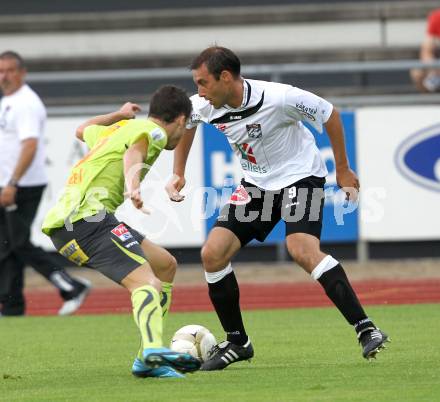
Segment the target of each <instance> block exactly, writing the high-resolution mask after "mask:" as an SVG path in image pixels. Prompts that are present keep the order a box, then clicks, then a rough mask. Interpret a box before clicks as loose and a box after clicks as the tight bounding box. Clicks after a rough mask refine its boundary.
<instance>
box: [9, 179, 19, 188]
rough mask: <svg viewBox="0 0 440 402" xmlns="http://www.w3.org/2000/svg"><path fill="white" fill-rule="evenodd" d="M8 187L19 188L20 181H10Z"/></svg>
mask: <svg viewBox="0 0 440 402" xmlns="http://www.w3.org/2000/svg"><path fill="white" fill-rule="evenodd" d="M8 186H11V187H17V186H18V180H15V179H10V180H9V181H8Z"/></svg>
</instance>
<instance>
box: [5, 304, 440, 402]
mask: <svg viewBox="0 0 440 402" xmlns="http://www.w3.org/2000/svg"><path fill="white" fill-rule="evenodd" d="M439 308H440V305H411V306H386V307H369V308H368V312H369V315H370V316H371V317H372V318H373V319H374V320H375V321H376V322H377V323H378V324H379V325H382V326H383V329H384V330H385V331H387V332H388V333H389V334H390V336H391V340H392V342H391V343H389V344H388V348H387V350H386V351H384V352H381V353H379V355H378V359H377V360H376V361H373V362H371V363H369V362H367V361H365V360H364V359H363V358H362V357H361V355H360V347H359V346H358V344H357V341H356V339H355V335H354V332H353V330H352V329H351V328H349V327H348V326H347V325H345V321H344V320H343V318H342V317H341V316H340V315H339V313H338V312H337V311H336V309H333V308H321V309H293V310H265V311H263V310H262V311H252V312H245V313H244V317H245V321H246V324H247V328H248V331H249V333H250V335H251V339H252V342H253V344H254V347H255V351H256V355H255V358H254V359H253V361H252V362H251V363H250V364H249V363H248V362H240V363H237V364H234V365H232V366H230V367H229V368H227V369H226V370H224V371H221V372H210V373H206V372H198V373H195V374H192V375H187V378H186V379H184V380H176V379H138V378H135V377H133V376H131V374H130V367H131V363H132V360H133V357H134V355H135V352H136V349H137V345H138V344H137V342H138V336H137V330H136V328H135V325H134V323H133V321H132V318H131V316H129V315H101V316H75V317H26V318H2V319H0V401H7V402H12V401H45V402H47V401H54V402H62V401H93V402H95V401H106V402H109V401H118V402H126V401H128V402H131V401H149V402H152V401H158V402H166V401H173V402H174V401H177V402H184V401H188V402H189V401H191V402H195V401H206V402H207V401H233V402H242V401H252V402H254V401H264V402H266V401H269V402H279V401H314V402H315V401H331V402H334V401H350V402H353V401H369V402H371V401H375V402H377V401H386V402H390V401H399V402H402V401H417V402H419V401H439V400H440V347H439V345H440V341H439V339H440V319H439V318H440V310H439ZM186 324H202V325H205V326H207V327H208V328H209V329H211V331H213V332H214V334H215V335H216V336H217V339H218V340H221V333H222V332H221V329H220V326H219V324H218V322H217V319H216V316H215V314H214V313H180V314H177V313H176V314H171V315H170V316H169V319H168V322H167V327H166V331H165V339H166V340H169V339H170V338H171V336H172V333H173V332H174V331H175V330H176V329H177V328H179V327H181V326H183V325H186Z"/></svg>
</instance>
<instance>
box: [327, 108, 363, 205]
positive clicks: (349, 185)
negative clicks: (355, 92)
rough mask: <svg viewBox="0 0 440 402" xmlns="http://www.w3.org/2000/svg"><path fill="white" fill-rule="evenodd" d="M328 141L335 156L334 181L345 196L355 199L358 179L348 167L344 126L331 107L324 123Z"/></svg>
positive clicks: (335, 110) (337, 113)
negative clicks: (330, 111)
mask: <svg viewBox="0 0 440 402" xmlns="http://www.w3.org/2000/svg"><path fill="white" fill-rule="evenodd" d="M325 128H326V130H327V133H328V136H329V138H330V143H331V145H332V149H333V155H334V157H335V167H336V181H337V183H338V186H339V187H341V188H342V189H343V190H345V191H346V193H347V197H349V198H350V199H355V198H356V196H357V192H358V191H359V180H358V178H357V175H356V173H355V172H353V171H352V170H351V169H350V164H349V162H348V157H347V151H346V148H345V138H344V126H343V125H342V120H341V117H340V115H339V112H338V111H337V109H336V108H333V111H332V114H331V115H330V117H329V119H328V120H327V122H326V123H325Z"/></svg>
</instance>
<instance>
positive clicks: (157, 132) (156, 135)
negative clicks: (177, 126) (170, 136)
mask: <svg viewBox="0 0 440 402" xmlns="http://www.w3.org/2000/svg"><path fill="white" fill-rule="evenodd" d="M151 137H152V138H153V140H154V141H160V140H162V139H163V138H164V137H165V134H164V132H163V131H162V130H161V129H160V128H155V129H154V130H153V131H152V132H151Z"/></svg>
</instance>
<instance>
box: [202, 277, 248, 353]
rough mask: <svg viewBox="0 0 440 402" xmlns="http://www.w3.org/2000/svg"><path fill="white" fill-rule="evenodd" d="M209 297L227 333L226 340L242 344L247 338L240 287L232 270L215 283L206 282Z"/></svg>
mask: <svg viewBox="0 0 440 402" xmlns="http://www.w3.org/2000/svg"><path fill="white" fill-rule="evenodd" d="M208 288H209V297H210V298H211V302H212V304H213V306H214V308H215V311H216V312H217V315H218V318H219V319H220V322H221V324H222V326H223V329H224V330H225V332H226V334H227V338H226V339H227V340H228V341H229V342H231V343H234V344H236V345H244V344H245V343H246V342H247V340H248V338H247V335H246V331H245V329H244V325H243V319H242V318H241V311H240V289H239V287H238V283H237V279H236V278H235V274H234V272H231V273H229V274H228V275H226V276H225V277H224V278H223V279H221V280H220V281H218V282H215V283H208Z"/></svg>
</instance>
